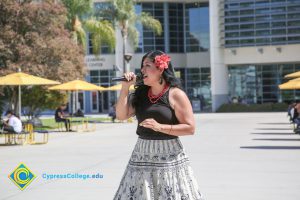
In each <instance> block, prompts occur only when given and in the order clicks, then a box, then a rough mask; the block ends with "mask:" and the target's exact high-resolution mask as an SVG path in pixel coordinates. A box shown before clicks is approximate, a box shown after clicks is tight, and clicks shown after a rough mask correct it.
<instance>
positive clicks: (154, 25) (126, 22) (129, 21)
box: [103, 0, 162, 47]
mask: <svg viewBox="0 0 300 200" xmlns="http://www.w3.org/2000/svg"><path fill="white" fill-rule="evenodd" d="M111 2H112V5H113V6H112V10H104V11H103V13H104V14H105V15H106V17H107V18H109V19H112V20H113V21H114V23H116V25H117V26H119V28H120V30H121V33H122V37H123V39H124V38H125V40H126V39H127V37H128V38H129V39H130V42H131V43H132V44H133V45H134V47H136V46H137V44H138V38H139V35H138V31H137V29H136V26H135V25H136V23H141V24H142V25H143V26H144V27H146V28H148V29H150V30H153V31H154V33H155V34H157V35H161V33H162V26H161V24H160V22H159V21H158V20H157V19H155V18H153V16H151V15H150V14H149V13H145V12H142V13H141V14H136V12H135V1H134V0H111ZM125 44H126V43H125Z"/></svg>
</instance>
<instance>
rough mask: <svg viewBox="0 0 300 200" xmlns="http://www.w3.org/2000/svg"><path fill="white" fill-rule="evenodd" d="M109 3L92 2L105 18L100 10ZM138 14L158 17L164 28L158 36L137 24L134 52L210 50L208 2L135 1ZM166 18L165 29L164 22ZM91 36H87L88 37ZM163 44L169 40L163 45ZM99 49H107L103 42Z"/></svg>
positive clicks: (103, 50) (100, 15)
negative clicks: (136, 43) (136, 40)
mask: <svg viewBox="0 0 300 200" xmlns="http://www.w3.org/2000/svg"><path fill="white" fill-rule="evenodd" d="M109 7H110V4H109V3H107V2H97V3H94V9H95V13H96V15H97V16H99V17H102V18H104V19H107V20H111V19H108V18H105V15H104V14H103V13H102V12H101V10H103V9H107V8H109ZM135 12H136V13H137V14H139V13H141V12H146V13H149V14H151V15H152V16H153V17H154V18H155V19H157V20H159V21H160V23H161V25H162V28H163V32H162V34H161V35H160V36H158V35H155V34H154V32H153V31H152V30H149V29H147V28H145V27H143V26H142V25H141V24H136V27H137V29H138V31H139V43H138V47H137V49H136V53H146V52H148V51H151V50H162V51H164V52H167V53H188V52H203V51H208V50H209V6H208V3H171V2H170V3H160V2H155V3H138V4H136V6H135ZM166 20H167V25H168V26H167V32H166V33H165V31H166V30H165V23H166ZM89 38H90V37H89ZM165 44H168V46H167V47H166V45H165ZM88 53H89V54H92V46H91V41H90V39H89V43H88ZM101 53H104V54H107V53H109V51H108V47H107V46H106V45H105V44H104V45H103V46H102V51H101Z"/></svg>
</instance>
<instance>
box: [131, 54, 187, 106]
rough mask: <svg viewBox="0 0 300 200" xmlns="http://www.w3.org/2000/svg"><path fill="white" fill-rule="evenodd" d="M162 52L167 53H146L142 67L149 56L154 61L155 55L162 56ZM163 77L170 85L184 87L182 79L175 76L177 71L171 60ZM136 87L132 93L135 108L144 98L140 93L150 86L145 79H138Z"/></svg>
mask: <svg viewBox="0 0 300 200" xmlns="http://www.w3.org/2000/svg"><path fill="white" fill-rule="evenodd" d="M162 54H165V53H164V52H162V51H158V50H156V51H150V52H148V53H146V54H145V55H144V56H143V58H142V62H141V69H142V67H143V63H144V60H145V59H146V58H148V59H150V60H151V61H152V62H154V60H155V57H156V56H160V55H162ZM162 77H163V79H164V80H165V81H166V83H167V84H169V85H170V87H178V88H182V87H181V81H180V80H179V79H178V78H176V77H175V71H174V68H173V66H172V64H171V62H169V65H168V68H167V69H165V70H164V71H163V73H162ZM134 88H135V91H134V93H133V94H132V97H131V103H132V106H133V107H134V108H135V107H136V106H137V105H138V102H140V98H142V97H141V95H140V94H141V93H142V92H143V91H145V90H146V91H148V89H149V86H147V85H144V82H143V81H137V82H136V84H135V86H134Z"/></svg>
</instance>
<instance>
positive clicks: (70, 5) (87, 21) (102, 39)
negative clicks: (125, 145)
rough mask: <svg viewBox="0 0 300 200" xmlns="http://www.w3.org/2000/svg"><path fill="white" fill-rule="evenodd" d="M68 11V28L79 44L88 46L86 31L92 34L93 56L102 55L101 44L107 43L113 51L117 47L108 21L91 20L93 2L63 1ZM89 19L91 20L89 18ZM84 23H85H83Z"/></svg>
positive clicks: (84, 0) (81, 0)
mask: <svg viewBox="0 0 300 200" xmlns="http://www.w3.org/2000/svg"><path fill="white" fill-rule="evenodd" d="M62 2H63V4H64V5H65V7H66V8H67V10H68V15H67V16H68V20H67V24H66V26H67V28H68V29H69V30H70V31H71V34H72V38H73V40H74V41H75V42H76V43H77V44H81V45H83V47H84V48H85V44H86V33H85V30H84V28H85V29H87V31H88V32H90V33H91V38H92V46H93V54H95V55H97V54H100V50H101V44H103V43H106V44H108V45H109V47H110V49H111V50H112V49H113V47H114V46H115V32H114V29H113V27H112V24H111V23H110V22H108V21H107V20H102V19H101V18H100V19H96V18H90V17H89V14H90V13H91V3H92V1H91V0H62ZM87 17H89V18H87ZM81 22H83V23H81Z"/></svg>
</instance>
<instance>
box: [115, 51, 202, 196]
mask: <svg viewBox="0 0 300 200" xmlns="http://www.w3.org/2000/svg"><path fill="white" fill-rule="evenodd" d="M141 74H142V81H136V75H135V74H134V73H132V72H129V73H125V74H124V76H125V77H126V79H127V80H128V81H127V82H126V81H123V82H122V89H121V92H120V97H119V99H118V102H117V105H116V115H117V119H120V120H125V119H128V118H129V117H131V116H134V115H135V116H136V117H137V120H138V127H137V130H136V133H137V135H138V136H139V137H138V141H137V143H136V145H135V148H134V150H133V152H132V155H131V158H130V160H129V163H128V165H127V168H126V170H125V173H124V175H123V178H122V180H121V183H120V186H119V188H118V190H117V192H116V194H115V197H114V200H134V199H136V200H187V199H189V200H202V199H203V198H202V195H201V193H200V191H199V189H198V186H197V182H196V180H195V178H194V176H193V172H192V169H191V167H190V164H189V160H188V157H187V155H186V154H185V152H184V150H183V146H182V144H181V142H180V140H179V138H178V136H183V135H193V134H194V131H195V119H194V115H193V110H192V107H191V104H190V101H189V99H188V97H187V95H186V94H185V92H184V91H183V90H182V89H180V82H179V80H178V79H176V77H175V75H174V70H173V67H172V65H171V62H170V57H169V56H168V55H166V54H165V53H163V52H161V51H151V52H149V53H147V54H146V55H144V56H143V59H142V63H141ZM132 84H135V88H136V90H135V92H134V93H133V94H132V95H129V87H130V86H131V85H132Z"/></svg>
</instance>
